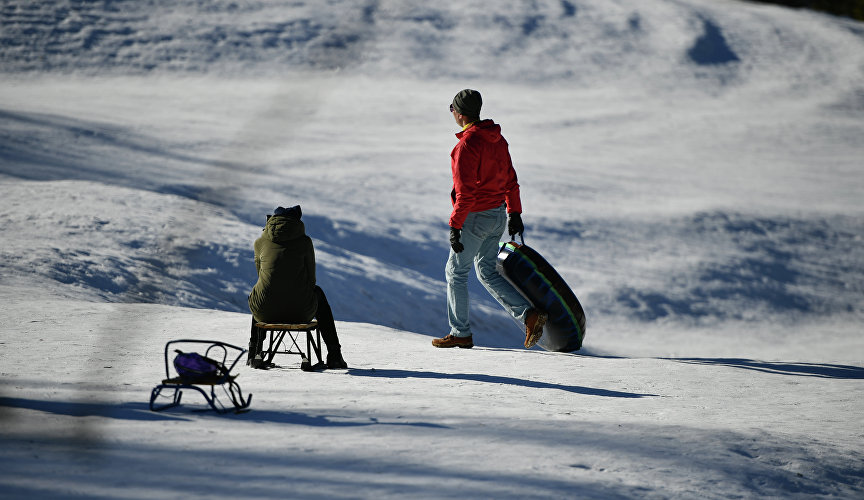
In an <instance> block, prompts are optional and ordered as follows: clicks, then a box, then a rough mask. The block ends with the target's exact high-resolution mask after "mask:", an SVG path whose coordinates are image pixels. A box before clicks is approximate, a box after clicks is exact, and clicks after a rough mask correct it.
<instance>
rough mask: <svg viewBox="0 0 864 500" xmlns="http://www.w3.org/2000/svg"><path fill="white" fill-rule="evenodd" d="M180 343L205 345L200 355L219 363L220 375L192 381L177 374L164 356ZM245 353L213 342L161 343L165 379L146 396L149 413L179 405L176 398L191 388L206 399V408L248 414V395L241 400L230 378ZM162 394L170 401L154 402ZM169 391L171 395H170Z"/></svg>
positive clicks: (187, 340)
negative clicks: (164, 402) (148, 397)
mask: <svg viewBox="0 0 864 500" xmlns="http://www.w3.org/2000/svg"><path fill="white" fill-rule="evenodd" d="M183 343H186V344H203V345H206V346H207V347H206V349H205V350H204V353H203V356H204V357H207V358H210V359H212V360H214V361H217V362H219V363H221V365H222V367H224V369H223V370H221V372H222V373H221V374H219V375H215V376H210V377H208V378H200V377H199V378H194V379H190V378H188V377H183V376H181V375H180V374H178V373H177V369H176V368H174V364H173V363H172V362H170V361H169V359H168V357H169V353H171V352H173V350H172V345H173V346H174V347H177V344H183ZM245 352H246V349H243V348H241V347H237V346H234V345H231V344H226V343H225V342H219V341H216V340H193V339H181V340H172V341H170V342H168V343H167V344H165V379H163V380H162V383H161V384H159V385H157V386H156V387H154V388H153V391H152V392H151V393H150V410H152V411H161V410H164V409H166V408H172V407H174V406H177V405H179V404H180V398H181V397H182V396H183V389H191V390H195V391H198V392H200V393H201V395H202V396H204V399H206V400H207V404H209V405H210V408H212V409H213V410H215V411H216V412H218V413H228V412H231V411H233V412H234V413H241V412H244V411H248V408H249V404H250V403H251V402H252V395H251V394H249V395H248V396H247V397H246V398H245V399H244V398H243V392H242V391H241V390H240V386H239V385H238V384H237V381H236V380H235V379H236V378H237V375H231V370H232V369H233V368H234V365H236V364H237V362H238V361H240V358H241V357H242V356H243V354H244V353H245ZM229 353H230V354H231V356H233V361H231V364H230V365H229V364H228V361H229ZM163 391H166V397H167V398H168V399H169V400H170V402H168V403H167V404H162V405H159V404H157V403H156V399H157V398H158V397H159V396H160V395H162V392H163ZM171 391H174V392H173V393H171ZM219 392H221V394H222V395H223V396H224V399H226V400H227V401H226V402H223V401H222V399H220V397H219V396H220V394H219ZM169 394H170V395H169ZM227 403H230V404H227Z"/></svg>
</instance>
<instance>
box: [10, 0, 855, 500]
mask: <svg viewBox="0 0 864 500" xmlns="http://www.w3.org/2000/svg"><path fill="white" fill-rule="evenodd" d="M0 25H2V26H3V28H2V30H0V46H2V47H3V50H2V51H0V68H2V70H0V86H2V87H0V88H2V92H0V235H2V236H0V303H2V304H3V305H2V306H0V343H2V350H0V443H2V446H0V464H2V467H0V485H2V486H3V487H2V488H0V497H3V498H24V497H28V498H29V497H33V496H35V497H38V498H68V497H74V496H82V497H87V498H178V497H185V498H190V497H191V498H213V497H222V496H229V495H230V496H239V497H243V498H246V497H259V498H261V497H263V498H270V497H273V498H285V497H289V498H397V497H398V498H405V497H410V498H562V497H565V498H572V497H575V498H641V497H652V498H694V497H700V498H702V497H706V498H742V497H744V498H752V497H782V498H822V497H838V498H857V497H860V496H862V493H864V432H862V428H861V417H860V415H861V414H862V411H864V403H862V400H864V398H862V396H864V393H862V389H864V385H862V380H864V338H862V337H861V335H860V331H861V328H860V325H861V324H862V322H861V320H862V312H864V265H862V262H864V249H862V244H861V241H862V237H864V210H862V208H864V205H862V204H861V199H864V197H862V195H864V174H862V170H861V158H862V153H864V147H862V145H861V131H862V130H864V87H862V84H861V82H862V81H864V78H862V76H864V29H862V28H861V25H860V24H857V23H854V22H852V21H848V20H844V19H840V18H835V17H831V16H825V15H821V14H816V13H812V12H807V11H801V10H787V9H783V8H780V7H776V6H767V5H759V4H751V3H744V2H735V1H716V0H715V1H707V0H678V1H672V0H640V1H635V0H618V1H615V2H590V1H587V0H571V1H560V2H532V3H530V4H529V3H526V2H516V1H511V2H497V3H496V4H495V7H494V8H493V7H490V6H489V5H488V4H487V3H481V2H437V3H435V4H434V5H433V4H431V3H428V2H415V1H410V2H377V3H374V2H360V1H332V2H326V3H324V2H306V1H297V2H291V3H290V4H289V3H284V2H273V1H263V0H259V1H251V2H243V3H241V2H229V1H224V2H223V1H212V2H206V3H193V2H188V3H187V2H175V3H170V2H169V3H163V2H121V1H115V2H86V3H81V2H75V3H67V2H27V1H23V0H21V1H18V0H11V1H7V2H5V3H4V4H3V6H2V7H0ZM465 87H471V88H477V89H479V90H480V91H481V92H482V93H483V96H484V101H485V104H484V112H483V115H484V117H486V116H488V117H490V118H493V119H494V120H496V122H499V123H501V124H502V127H503V132H504V135H505V137H507V139H508V141H509V142H510V145H511V152H512V154H513V158H514V163H515V165H516V168H517V172H518V174H519V177H520V183H521V185H522V200H523V206H524V210H525V213H524V215H523V220H524V221H525V224H526V228H527V233H526V242H527V243H528V244H529V245H531V246H532V247H534V248H536V249H537V250H538V251H540V252H541V253H542V254H543V255H544V256H545V257H546V258H547V259H548V260H549V261H550V262H551V263H553V264H554V265H555V267H556V269H557V270H558V271H559V272H560V273H561V275H562V276H563V277H564V278H565V279H566V280H567V282H568V283H569V284H570V286H571V287H572V288H573V290H574V291H575V293H576V295H577V296H578V297H579V298H580V300H581V302H582V304H583V306H584V308H585V311H586V314H587V316H588V328H587V336H586V338H585V344H584V348H583V349H582V350H581V351H578V352H576V353H572V354H565V353H549V352H545V351H542V350H540V349H537V348H535V349H531V350H525V349H523V348H521V347H520V340H521V339H520V332H519V330H518V329H517V328H516V327H515V326H514V325H513V323H512V321H511V320H510V319H509V318H508V317H506V315H505V314H504V312H503V311H502V310H501V308H500V307H499V306H498V305H497V304H496V303H494V302H493V301H492V299H491V298H489V296H488V294H487V293H486V292H485V291H484V290H483V289H482V287H481V286H480V285H479V283H477V282H476V281H475V282H472V285H471V287H472V288H471V296H472V315H473V316H472V322H473V323H474V335H475V343H476V344H477V347H475V348H474V349H471V350H461V349H453V350H438V349H434V348H432V347H431V345H430V340H431V339H432V338H433V337H434V336H441V335H443V334H445V333H446V329H447V325H446V314H445V301H444V286H445V285H444V277H443V274H444V273H443V266H444V261H445V259H446V255H447V238H446V235H447V227H446V221H447V216H448V215H449V211H450V203H449V200H448V193H449V190H450V173H449V163H448V153H449V151H450V148H451V147H452V146H453V144H454V142H455V138H454V137H453V135H452V133H453V132H455V131H456V126H455V124H454V123H453V121H452V118H451V116H450V115H449V113H448V112H446V111H445V106H446V105H447V104H449V101H450V100H451V99H452V96H453V95H454V94H455V93H456V92H457V91H458V90H460V89H462V88H465ZM298 203H299V204H301V205H302V206H303V211H304V220H305V221H306V224H307V229H308V231H309V233H310V235H311V236H312V237H313V240H314V243H315V246H316V252H317V261H318V279H319V283H320V285H321V286H322V287H323V288H324V290H325V292H326V293H327V295H328V298H329V299H330V303H331V304H332V305H333V309H334V313H335V315H336V319H337V326H338V329H339V334H340V339H341V341H342V344H343V349H344V353H345V359H346V361H347V362H348V364H349V366H350V368H349V369H348V370H334V371H324V372H317V373H306V372H302V371H300V370H299V362H298V361H297V360H295V359H294V358H292V357H281V358H277V362H278V363H279V364H280V366H281V367H280V368H278V369H273V370H270V371H259V370H252V369H249V368H247V367H246V366H245V365H241V366H238V368H237V371H238V373H239V374H240V376H239V378H238V382H239V383H240V385H241V386H242V388H243V390H244V393H251V394H253V395H254V396H253V400H252V409H251V411H250V412H248V413H244V414H239V415H234V414H228V415H217V414H215V413H213V412H207V411H204V412H199V411H195V410H199V409H202V408H204V405H203V403H204V401H203V399H202V398H200V396H198V395H197V394H193V393H186V394H184V397H183V405H182V406H180V407H178V408H175V409H171V410H167V411H164V412H160V413H154V412H151V411H149V409H148V405H147V403H148V399H149V394H150V390H151V389H152V387H153V386H154V385H156V384H157V383H158V382H159V380H160V379H161V378H162V377H163V370H164V367H163V358H162V355H163V349H164V345H165V343H166V342H167V341H169V340H173V339H179V338H195V339H215V340H221V341H225V342H229V343H232V344H235V345H239V346H242V347H245V346H246V344H247V339H248V331H249V330H248V328H249V321H250V315H249V313H248V309H247V306H246V295H247V294H248V292H249V289H250V288H251V286H252V284H253V283H254V281H255V273H254V265H253V263H252V249H251V248H252V242H253V241H254V239H255V238H256V237H257V236H258V234H260V231H261V227H262V225H263V222H264V216H265V215H266V214H267V213H270V212H271V211H272V209H273V208H275V207H276V206H277V205H283V206H287V205H293V204H298Z"/></svg>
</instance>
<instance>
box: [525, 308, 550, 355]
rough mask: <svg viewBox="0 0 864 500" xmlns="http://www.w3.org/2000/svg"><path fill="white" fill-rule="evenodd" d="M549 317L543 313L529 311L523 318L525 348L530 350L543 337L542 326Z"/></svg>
mask: <svg viewBox="0 0 864 500" xmlns="http://www.w3.org/2000/svg"><path fill="white" fill-rule="evenodd" d="M547 319H549V316H548V315H547V314H546V313H544V312H543V311H538V310H536V309H531V310H530V311H528V314H527V315H526V316H525V348H526V349H531V348H532V347H534V346H535V345H537V341H538V340H540V337H542V336H543V325H545V324H546V320H547Z"/></svg>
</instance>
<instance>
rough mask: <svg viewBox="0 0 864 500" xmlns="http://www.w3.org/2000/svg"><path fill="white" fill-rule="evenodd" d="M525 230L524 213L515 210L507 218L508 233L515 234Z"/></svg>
mask: <svg viewBox="0 0 864 500" xmlns="http://www.w3.org/2000/svg"><path fill="white" fill-rule="evenodd" d="M524 232H525V226H524V225H523V224H522V214H520V213H519V212H513V213H512V214H510V216H509V217H508V218H507V234H509V235H510V236H515V235H517V234H522V233H524Z"/></svg>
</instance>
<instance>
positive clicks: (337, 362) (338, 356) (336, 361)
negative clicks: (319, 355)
mask: <svg viewBox="0 0 864 500" xmlns="http://www.w3.org/2000/svg"><path fill="white" fill-rule="evenodd" d="M327 368H329V369H330V370H339V369H344V368H348V363H346V362H345V360H344V359H342V351H339V350H336V351H332V352H329V351H328V352H327Z"/></svg>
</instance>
